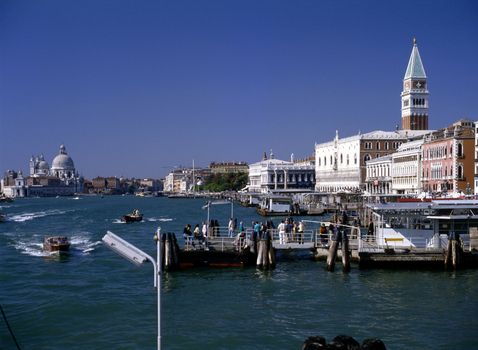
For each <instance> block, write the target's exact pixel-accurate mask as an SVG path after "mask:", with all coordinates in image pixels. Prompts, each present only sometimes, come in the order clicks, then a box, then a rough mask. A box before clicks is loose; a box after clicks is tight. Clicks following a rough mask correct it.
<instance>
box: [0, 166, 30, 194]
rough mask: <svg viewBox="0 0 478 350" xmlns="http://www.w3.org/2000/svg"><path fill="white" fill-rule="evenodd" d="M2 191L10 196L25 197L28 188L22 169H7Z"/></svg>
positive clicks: (2, 180)
mask: <svg viewBox="0 0 478 350" xmlns="http://www.w3.org/2000/svg"><path fill="white" fill-rule="evenodd" d="M0 185H1V186H0V187H1V192H2V193H3V194H4V195H5V196H7V197H10V198H16V197H25V196H26V195H27V190H26V187H25V178H24V177H23V173H22V171H21V170H20V171H18V172H16V171H13V170H7V171H6V172H5V176H4V177H3V179H1V183H0Z"/></svg>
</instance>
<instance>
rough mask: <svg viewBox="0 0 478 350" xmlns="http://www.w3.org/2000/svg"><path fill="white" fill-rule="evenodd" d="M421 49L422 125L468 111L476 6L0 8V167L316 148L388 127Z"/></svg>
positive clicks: (178, 3)
mask: <svg viewBox="0 0 478 350" xmlns="http://www.w3.org/2000/svg"><path fill="white" fill-rule="evenodd" d="M414 36H415V37H416V38H417V40H418V47H419V50H420V54H421V57H422V60H423V64H424V66H425V70H426V73H427V75H428V84H429V91H430V127H431V128H440V127H444V126H446V125H449V124H451V123H452V122H453V121H455V120H457V119H459V118H463V117H466V118H470V119H473V120H477V119H478V98H477V96H478V95H477V93H478V64H477V62H478V40H477V38H478V2H476V1H471V0H470V1H440V0H437V1H431V0H430V1H419V0H416V1H280V0H276V1H261V0H253V1H249V0H241V1H227V0H218V1H213V0H206V1H198V0H191V1H183V0H175V1H124V0H111V1H101V0H91V1H90V0H85V1H65V0H45V1H36V0H32V1H28V0H25V1H9V0H3V1H1V2H0V171H1V172H4V171H5V170H7V169H17V170H18V169H23V170H24V171H25V172H26V171H27V170H28V160H29V158H30V156H31V155H32V154H39V153H44V155H45V157H46V158H47V160H48V161H49V162H50V163H51V160H52V158H53V157H54V156H55V155H56V154H57V152H58V148H59V145H60V144H61V143H64V144H65V145H66V148H67V151H68V152H69V154H70V155H71V156H72V158H73V160H74V161H75V165H76V167H77V169H78V170H79V171H80V173H82V174H83V175H84V176H86V177H89V178H91V177H95V176H97V175H116V176H121V175H123V176H130V177H132V176H134V177H160V176H164V175H165V174H166V173H167V172H168V171H169V170H171V169H172V168H173V167H175V166H179V165H183V166H191V164H192V160H193V159H194V160H195V163H196V165H198V166H207V165H208V164H209V162H211V161H247V162H255V161H258V160H260V158H261V155H262V153H263V152H264V151H267V152H269V150H270V149H273V151H274V153H275V155H276V158H281V159H288V158H289V157H290V154H291V153H294V155H295V156H296V158H298V157H305V156H308V155H312V154H313V151H314V144H315V143H316V142H317V143H320V142H324V141H329V140H331V139H332V138H333V137H334V135H335V130H336V129H338V130H339V134H340V136H343V137H345V136H350V135H353V134H356V133H357V132H358V131H359V130H360V131H362V132H365V131H370V130H375V129H383V130H393V129H394V128H395V125H397V124H400V92H401V89H402V78H403V75H404V73H405V70H406V66H407V63H408V58H409V56H410V52H411V49H412V38H413V37H414Z"/></svg>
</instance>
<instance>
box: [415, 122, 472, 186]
mask: <svg viewBox="0 0 478 350" xmlns="http://www.w3.org/2000/svg"><path fill="white" fill-rule="evenodd" d="M474 129H475V127H474V123H473V122H471V121H469V120H459V121H457V122H456V123H454V124H453V125H450V126H449V127H447V128H444V129H440V130H437V131H435V132H433V133H431V134H430V135H429V136H427V138H426V139H425V141H424V143H423V146H422V159H423V169H422V187H423V191H425V192H432V193H438V194H451V193H460V192H462V193H463V194H473V193H474V174H475V130H474Z"/></svg>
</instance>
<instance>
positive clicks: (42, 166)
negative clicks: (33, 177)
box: [38, 160, 50, 171]
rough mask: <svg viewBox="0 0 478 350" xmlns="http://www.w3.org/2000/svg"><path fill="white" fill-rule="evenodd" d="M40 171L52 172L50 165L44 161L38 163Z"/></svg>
mask: <svg viewBox="0 0 478 350" xmlns="http://www.w3.org/2000/svg"><path fill="white" fill-rule="evenodd" d="M38 170H46V171H48V170H50V166H49V165H48V163H47V162H46V161H44V160H41V161H40V162H39V163H38Z"/></svg>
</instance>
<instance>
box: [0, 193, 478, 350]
mask: <svg viewBox="0 0 478 350" xmlns="http://www.w3.org/2000/svg"><path fill="white" fill-rule="evenodd" d="M204 203H205V200H204V199H169V198H152V197H145V198H140V197H133V196H118V197H106V196H105V197H104V198H101V197H88V196H84V197H75V198H73V197H69V198H29V199H18V200H16V201H15V202H13V203H2V205H1V211H2V212H4V213H6V214H7V221H6V222H4V223H0V303H1V306H2V308H3V310H4V312H5V314H6V316H7V318H8V322H9V324H10V326H11V328H12V330H13V332H14V334H15V336H16V338H17V340H18V343H19V344H20V346H21V348H22V349H154V348H155V347H156V337H157V328H156V327H157V323H156V292H155V289H154V287H153V268H152V266H151V264H145V265H143V266H141V267H137V266H135V265H133V264H131V263H130V262H128V261H127V260H125V259H123V258H122V257H120V256H118V255H117V254H115V253H114V252H112V251H111V250H109V249H107V248H106V247H105V246H104V245H103V244H102V243H101V238H102V237H103V235H104V234H105V233H106V231H108V230H110V231H112V232H114V233H116V234H117V235H119V236H121V237H122V238H124V239H126V240H127V241H129V242H131V243H133V244H134V245H136V246H138V247H139V248H140V249H142V250H144V251H145V252H147V253H149V254H150V255H152V256H155V252H156V248H155V244H154V241H153V239H152V237H153V235H154V233H155V230H156V229H157V227H158V226H161V229H162V232H175V233H176V235H177V236H178V237H179V240H180V242H181V241H182V229H183V227H184V225H185V224H187V223H189V224H191V225H193V227H194V225H195V224H200V223H201V222H202V221H203V220H205V218H206V215H207V212H206V211H205V210H203V209H201V207H202V206H203V205H204ZM135 208H137V209H139V210H140V211H141V212H142V213H143V214H144V218H145V220H144V221H143V222H139V223H131V224H124V223H121V221H120V220H119V219H120V217H121V216H122V215H123V214H126V213H129V212H131V211H132V210H133V209H135ZM230 209H231V208H230V206H227V205H226V206H215V207H212V208H211V218H214V219H217V220H218V221H219V223H220V225H221V226H227V221H228V219H229V216H230ZM234 216H235V217H237V218H238V221H243V222H244V223H245V225H247V226H250V223H251V222H252V221H253V220H261V219H262V218H261V217H259V216H257V215H256V214H255V211H254V209H253V208H244V207H240V206H234ZM273 220H274V221H275V222H276V224H277V222H278V220H279V219H278V218H274V219H273ZM48 235H65V236H68V237H69V239H70V241H71V243H72V246H71V248H70V252H69V253H68V254H67V255H65V256H61V257H58V256H55V255H50V254H48V253H45V252H43V251H42V241H43V237H44V236H48ZM340 267H341V266H340V264H338V265H337V268H336V271H335V272H327V271H326V266H325V262H316V261H312V260H309V259H302V260H290V261H279V262H278V264H277V267H276V269H275V270H272V271H260V270H256V269H255V268H232V269H194V270H186V271H179V272H174V273H165V274H164V275H163V277H162V290H161V292H162V348H163V349H259V348H260V349H300V347H301V345H302V342H303V341H304V339H306V338H307V337H309V336H312V335H322V336H324V337H326V338H327V340H329V341H330V340H332V338H333V337H335V336H336V335H339V334H346V335H350V336H353V337H354V338H355V339H357V340H359V341H360V342H361V341H362V340H363V339H365V338H370V337H378V338H380V339H382V340H383V341H384V342H385V344H386V346H387V349H471V348H476V344H477V341H476V331H477V330H478V302H477V299H476V298H477V296H478V283H477V280H478V271H477V270H461V271H456V272H449V271H448V272H447V271H414V270H399V271H395V270H359V269H358V268H357V266H356V265H352V271H351V272H350V273H348V274H344V273H342V271H341V268H340ZM15 348H16V347H15V343H14V342H13V340H12V337H11V336H10V333H9V331H8V328H7V325H6V323H5V320H4V319H3V318H0V349H15Z"/></svg>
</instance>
